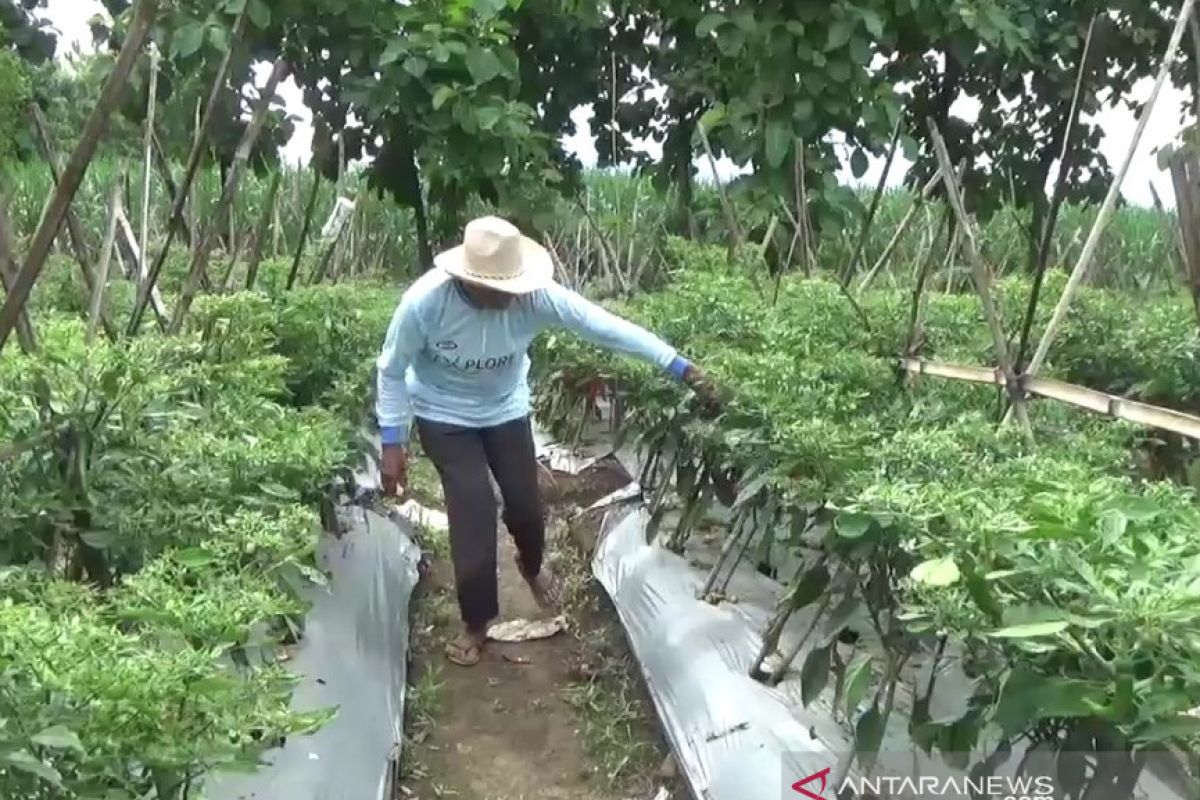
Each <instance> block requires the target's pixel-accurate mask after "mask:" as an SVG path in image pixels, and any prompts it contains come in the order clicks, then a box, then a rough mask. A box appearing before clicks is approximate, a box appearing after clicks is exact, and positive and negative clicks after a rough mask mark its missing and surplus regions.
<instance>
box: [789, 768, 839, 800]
mask: <svg viewBox="0 0 1200 800" xmlns="http://www.w3.org/2000/svg"><path fill="white" fill-rule="evenodd" d="M829 770H830V768H829V767H826V768H825V769H823V770H821V771H820V772H816V773H813V774H812V775H809V776H808V777H807V778H803V779H802V780H798V781H796V782H795V783H793V784H792V791H794V792H799V793H800V794H802V795H804V796H805V797H807V798H809V800H825V787H826V786H828V785H829ZM817 780H820V781H821V788H820V789H818V790H817V794H813V792H812V791H811V790H810V789H807V788H805V787H807V786H808V785H809V784H810V783H813V782H815V781H817Z"/></svg>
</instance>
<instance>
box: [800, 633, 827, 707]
mask: <svg viewBox="0 0 1200 800" xmlns="http://www.w3.org/2000/svg"><path fill="white" fill-rule="evenodd" d="M830 655H831V650H830V648H829V647H819V648H817V649H816V650H813V651H812V652H810V653H809V654H808V658H806V659H804V668H803V669H802V670H801V671H800V700H801V702H803V703H804V705H805V707H806V708H807V707H808V706H809V705H811V704H812V701H813V700H816V699H817V698H818V697H820V695H821V692H823V691H825V687H826V686H827V685H828V684H829V663H830Z"/></svg>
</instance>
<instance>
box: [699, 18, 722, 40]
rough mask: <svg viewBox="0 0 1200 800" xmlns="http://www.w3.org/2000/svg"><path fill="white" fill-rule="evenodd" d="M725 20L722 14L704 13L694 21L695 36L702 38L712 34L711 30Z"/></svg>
mask: <svg viewBox="0 0 1200 800" xmlns="http://www.w3.org/2000/svg"><path fill="white" fill-rule="evenodd" d="M724 22H725V15H724V14H705V15H704V16H703V17H701V18H700V21H699V22H697V23H696V36H697V37H699V38H701V39H704V38H707V37H708V36H711V35H712V32H713V31H715V30H716V29H717V28H719V27H721V25H722V24H723V23H724Z"/></svg>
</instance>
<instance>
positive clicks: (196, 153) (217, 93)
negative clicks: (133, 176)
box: [126, 3, 250, 336]
mask: <svg viewBox="0 0 1200 800" xmlns="http://www.w3.org/2000/svg"><path fill="white" fill-rule="evenodd" d="M249 8H250V3H246V4H245V5H244V6H243V7H242V11H241V13H240V14H238V18H237V22H235V23H234V25H233V35H232V37H231V38H230V41H229V49H228V50H227V51H226V52H225V57H224V58H223V59H222V61H221V65H220V67H218V69H217V77H216V79H215V80H213V85H212V88H211V89H210V90H209V93H208V104H207V105H206V106H205V108H204V115H203V117H202V118H201V120H200V124H199V125H197V126H196V139H195V141H194V142H193V143H192V151H191V153H189V154H188V163H187V168H186V169H185V170H184V173H183V184H182V185H181V186H180V187H179V193H178V194H177V195H176V196H175V203H174V206H173V207H172V208H171V217H170V220H169V222H168V223H167V235H166V240H165V241H164V242H163V246H162V249H161V250H160V251H159V253H158V255H157V256H156V257H155V259H154V263H153V265H151V267H150V272H149V274H148V275H147V276H146V280H145V281H144V282H143V283H142V286H141V288H140V290H139V291H138V296H137V301H136V302H135V303H134V306H133V314H132V315H131V316H130V319H129V326H128V328H127V329H126V332H127V333H128V334H129V335H131V336H133V335H136V334H137V332H138V328H139V327H141V324H142V316H143V315H144V314H145V313H146V305H147V304H148V303H149V302H150V293H151V292H152V291H153V290H154V286H155V285H156V284H157V283H158V277H159V275H160V274H161V273H162V268H163V265H164V264H165V263H166V261H167V255H168V254H169V253H170V250H171V243H172V242H173V241H174V238H175V231H176V229H177V228H178V227H179V226H180V224H181V220H182V219H183V212H184V207H185V206H186V205H187V202H188V196H189V195H190V194H191V191H192V185H193V184H194V183H195V181H196V172H197V171H198V170H199V169H200V161H201V159H202V158H203V156H204V144H205V142H207V141H208V136H209V133H210V132H211V131H212V126H213V123H214V121H215V120H216V115H217V106H218V100H220V98H221V93H222V92H223V91H224V90H225V83H226V81H228V80H229V71H230V68H231V67H232V65H233V55H234V51H236V50H237V49H238V47H237V44H238V41H239V40H240V39H241V37H242V32H243V31H244V30H245V28H246V19H247V10H248V9H249ZM192 241H193V242H196V237H195V236H193V237H192ZM143 257H145V254H143Z"/></svg>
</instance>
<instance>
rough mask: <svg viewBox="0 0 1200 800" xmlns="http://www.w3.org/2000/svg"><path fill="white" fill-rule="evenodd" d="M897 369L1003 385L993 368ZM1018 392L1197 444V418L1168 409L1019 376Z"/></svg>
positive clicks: (916, 364)
mask: <svg viewBox="0 0 1200 800" xmlns="http://www.w3.org/2000/svg"><path fill="white" fill-rule="evenodd" d="M899 365H900V368H901V369H903V370H905V371H906V372H908V373H910V374H913V375H928V376H930V377H934V378H945V379H948V380H954V381H965V382H967V383H980V384H986V385H989V386H1000V387H1003V386H1004V385H1005V378H1004V375H1003V374H1002V373H1001V372H1000V371H999V370H998V369H996V368H993V367H978V366H972V365H966V364H948V363H945V362H940V361H931V360H928V359H923V358H902V359H899ZM1019 383H1020V385H1021V391H1022V392H1025V393H1027V394H1031V395H1036V396H1038V397H1045V398H1047V399H1050V400H1057V401H1059V402H1060V403H1066V404H1067V405H1070V406H1074V407H1076V408H1081V409H1083V410H1085V411H1090V412H1092V413H1093V414H1099V415H1102V416H1106V417H1112V418H1114V419H1121V420H1125V421H1126V422H1133V423H1136V424H1138V425H1145V426H1146V427H1149V428H1157V429H1159V430H1164V431H1169V432H1171V433H1176V434H1179V435H1180V436H1187V437H1189V438H1191V439H1197V440H1200V417H1197V416H1195V415H1192V414H1185V413H1183V412H1182V411H1175V410H1174V409H1170V408H1163V407H1161V406H1155V405H1150V404H1149V403H1142V402H1138V401H1136V400H1129V399H1128V398H1124V397H1119V396H1117V395H1114V394H1108V393H1106V392H1101V391H1098V390H1096V389H1088V388H1087V387H1085V386H1078V385H1076V384H1073V383H1066V382H1064V381H1056V380H1051V379H1049V378H1039V377H1036V376H1032V375H1023V376H1021V378H1020V381H1019Z"/></svg>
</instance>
